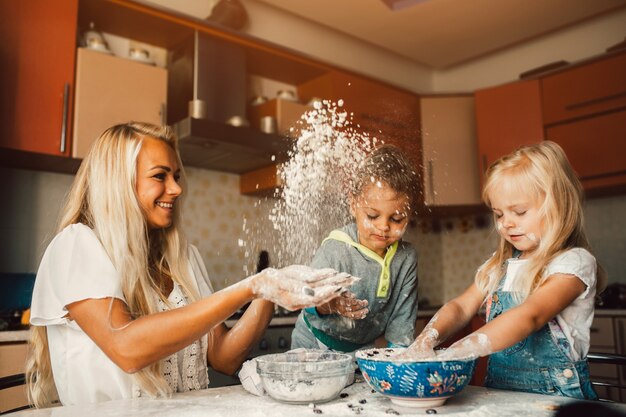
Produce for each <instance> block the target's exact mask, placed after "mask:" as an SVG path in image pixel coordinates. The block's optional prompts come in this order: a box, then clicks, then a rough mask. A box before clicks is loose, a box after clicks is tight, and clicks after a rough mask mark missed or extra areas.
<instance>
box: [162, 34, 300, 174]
mask: <svg viewBox="0 0 626 417" xmlns="http://www.w3.org/2000/svg"><path fill="white" fill-rule="evenodd" d="M247 83H248V78H247V72H246V52H245V50H244V49H243V47H241V46H239V45H235V44H232V43H229V42H226V41H223V40H220V39H216V38H213V37H210V36H208V35H205V34H203V33H199V32H197V31H196V32H195V33H194V35H193V36H192V37H191V38H189V39H187V40H186V41H184V42H182V43H181V44H180V45H179V47H177V48H174V49H172V50H170V51H169V53H168V115H167V116H168V123H169V124H170V125H172V126H173V127H174V129H175V131H176V133H177V135H178V138H179V140H180V150H181V156H182V159H183V163H184V164H185V165H188V166H196V167H202V168H207V169H213V170H219V171H226V172H232V173H245V172H249V171H252V170H255V169H258V168H262V167H264V166H268V165H271V164H272V163H274V162H280V161H282V160H284V159H285V155H286V153H287V150H288V149H289V147H290V140H289V139H287V138H284V137H282V136H278V135H271V134H266V133H263V132H261V131H260V130H259V129H258V126H253V127H243V126H238V127H235V126H231V125H228V124H226V121H227V120H228V119H230V118H231V117H233V116H240V117H243V118H245V117H246V108H247V105H246V103H247ZM190 102H193V103H195V104H201V106H200V108H201V111H200V112H199V113H198V112H197V111H196V110H197V108H196V110H191V109H190V108H191V106H190ZM191 116H193V117H191Z"/></svg>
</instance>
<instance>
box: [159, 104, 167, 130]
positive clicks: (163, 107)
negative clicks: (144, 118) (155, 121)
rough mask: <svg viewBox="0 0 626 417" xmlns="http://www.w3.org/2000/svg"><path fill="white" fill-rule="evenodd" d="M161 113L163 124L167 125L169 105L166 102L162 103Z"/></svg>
mask: <svg viewBox="0 0 626 417" xmlns="http://www.w3.org/2000/svg"><path fill="white" fill-rule="evenodd" d="M159 114H160V115H161V124H162V125H163V126H165V125H166V124H167V106H166V105H165V103H161V109H160V110H159Z"/></svg>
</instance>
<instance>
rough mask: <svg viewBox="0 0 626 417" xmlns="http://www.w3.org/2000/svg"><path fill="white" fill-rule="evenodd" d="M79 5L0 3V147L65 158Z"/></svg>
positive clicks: (70, 0) (39, 0)
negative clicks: (0, 92)
mask: <svg viewBox="0 0 626 417" xmlns="http://www.w3.org/2000/svg"><path fill="white" fill-rule="evenodd" d="M77 15H78V0H64V1H49V0H29V1H2V2H0V56H2V65H0V91H2V94H0V121H1V124H2V126H3V130H4V131H3V133H2V135H0V146H2V147H7V148H13V149H20V150H26V151H32V152H39V153H46V154H53V155H69V143H68V140H69V131H68V127H69V126H70V123H69V122H70V121H69V117H70V114H71V111H70V110H71V104H72V103H71V95H72V94H73V92H74V91H73V82H74V62H75V50H76V25H77Z"/></svg>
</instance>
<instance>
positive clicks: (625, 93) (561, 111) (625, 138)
mask: <svg viewBox="0 0 626 417" xmlns="http://www.w3.org/2000/svg"><path fill="white" fill-rule="evenodd" d="M541 91H542V104H543V118H544V124H545V130H546V139H550V140H553V141H555V142H557V143H558V144H560V145H561V146H562V147H563V149H564V150H565V152H566V153H567V156H568V158H569V160H570V162H571V163H572V166H573V167H574V169H575V170H576V173H577V174H578V175H579V177H580V179H581V181H582V183H583V186H584V187H585V190H587V191H588V192H591V193H595V192H598V191H602V190H604V189H613V188H617V189H623V188H626V158H624V155H626V53H624V52H622V53H618V54H612V55H607V56H606V57H602V58H600V59H595V60H591V61H589V62H586V63H582V64H580V65H578V66H575V67H573V68H571V69H568V70H566V71H562V72H558V73H556V74H553V75H549V76H545V77H543V78H542V79H541Z"/></svg>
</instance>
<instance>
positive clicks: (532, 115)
mask: <svg viewBox="0 0 626 417" xmlns="http://www.w3.org/2000/svg"><path fill="white" fill-rule="evenodd" d="M475 99H476V102H475V106H476V133H477V137H478V157H479V166H480V170H481V172H485V170H486V169H487V168H488V167H489V164H491V163H492V162H494V161H495V160H497V159H498V158H500V157H501V156H504V155H506V154H507V153H509V152H511V151H513V150H515V149H516V148H518V147H520V146H522V145H528V144H531V143H537V142H540V141H542V140H543V139H544V132H543V120H542V116H541V93H540V88H539V81H538V80H530V81H521V82H516V83H512V84H506V85H503V86H499V87H493V88H487V89H484V90H478V91H476V93H475Z"/></svg>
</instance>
